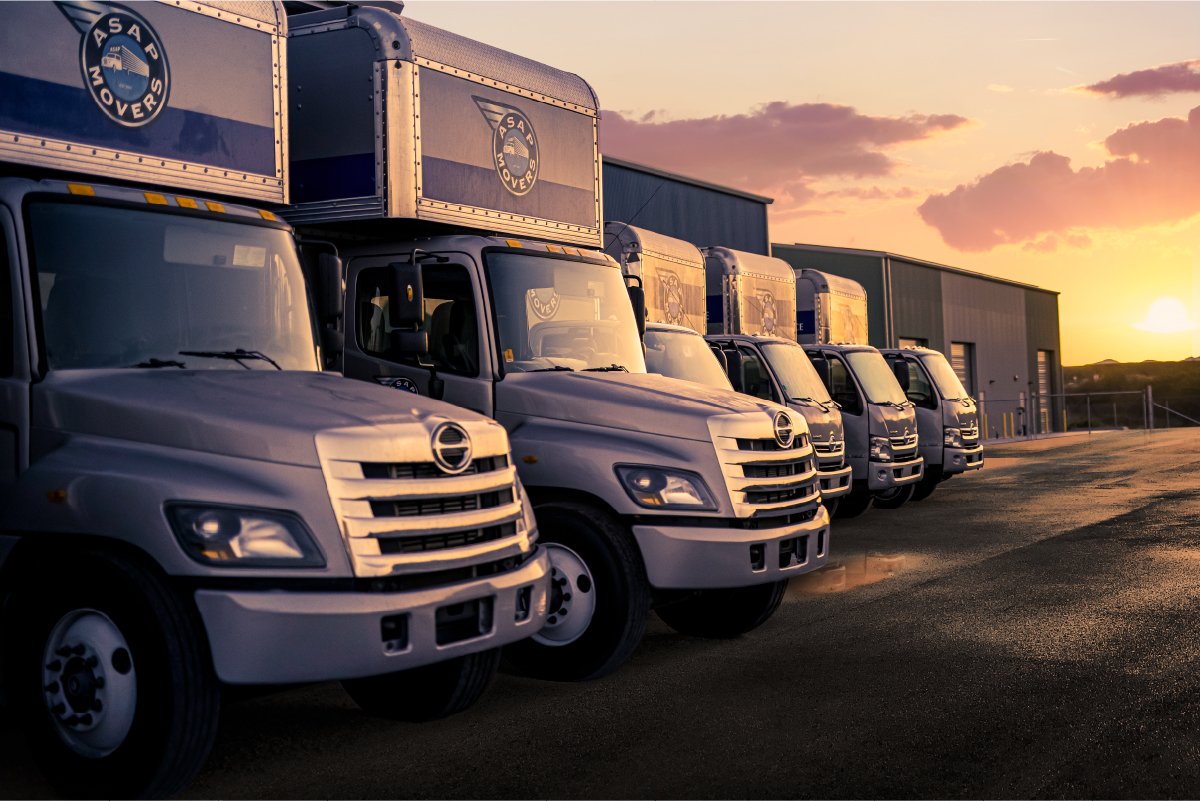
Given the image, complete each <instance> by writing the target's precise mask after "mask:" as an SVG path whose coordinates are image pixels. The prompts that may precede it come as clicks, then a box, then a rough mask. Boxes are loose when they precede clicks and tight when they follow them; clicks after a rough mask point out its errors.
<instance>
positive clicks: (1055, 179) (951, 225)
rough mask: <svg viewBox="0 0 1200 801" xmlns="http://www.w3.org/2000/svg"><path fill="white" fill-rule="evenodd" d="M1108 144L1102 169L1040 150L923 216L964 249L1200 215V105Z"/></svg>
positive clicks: (962, 188)
mask: <svg viewBox="0 0 1200 801" xmlns="http://www.w3.org/2000/svg"><path fill="white" fill-rule="evenodd" d="M1104 147H1105V149H1106V151H1107V152H1108V154H1109V155H1111V156H1112V157H1113V158H1111V159H1110V160H1109V161H1107V162H1105V163H1104V164H1103V165H1102V166H1100V167H1084V168H1082V169H1079V170H1075V169H1072V167H1071V161H1070V159H1068V158H1067V157H1066V156H1062V155H1059V154H1057V153H1053V152H1040V153H1037V154H1035V155H1034V156H1032V157H1031V158H1030V159H1029V160H1028V161H1026V162H1022V163H1018V164H1010V165H1007V166H1004V167H1000V168H999V169H997V170H994V171H992V172H990V173H988V174H986V175H984V176H983V177H981V178H979V179H977V180H976V181H975V182H974V183H971V184H962V185H959V186H958V187H956V188H955V189H954V191H952V192H948V193H946V194H936V195H931V196H930V197H928V198H927V199H926V200H925V202H924V203H922V204H921V206H920V207H919V209H918V212H919V213H920V215H921V218H922V219H923V220H924V221H925V222H926V223H928V224H929V225H931V226H933V227H934V228H936V229H937V230H938V233H940V234H941V236H942V239H943V240H944V241H945V242H946V244H948V245H950V246H951V247H954V248H957V249H958V250H964V251H985V250H991V249H992V248H995V247H998V246H1000V245H1004V244H1009V243H1022V242H1033V243H1035V244H1034V249H1040V248H1049V249H1051V250H1052V249H1053V248H1052V247H1050V245H1049V244H1048V243H1045V240H1044V239H1043V237H1045V236H1046V235H1047V234H1060V235H1062V234H1064V233H1073V235H1075V236H1085V235H1084V234H1081V233H1080V232H1079V231H1078V230H1077V229H1081V228H1105V227H1109V228H1137V227H1140V226H1144V225H1155V224H1160V223H1170V222H1176V221H1179V220H1184V219H1187V218H1189V217H1191V216H1193V215H1195V214H1200V192H1198V191H1196V187H1197V186H1200V106H1197V107H1196V108H1194V109H1192V111H1191V113H1190V114H1189V115H1188V118H1187V119H1179V118H1176V117H1168V118H1165V119H1161V120H1158V121H1157V122H1143V123H1138V124H1135V125H1130V126H1129V127H1127V128H1123V129H1121V130H1119V131H1117V132H1115V133H1113V134H1111V135H1110V136H1109V137H1108V138H1107V139H1106V140H1104ZM1039 242H1041V243H1043V244H1041V245H1039V244H1038V243H1039ZM1068 244H1072V243H1071V242H1070V241H1068ZM1054 247H1057V242H1055V243H1054Z"/></svg>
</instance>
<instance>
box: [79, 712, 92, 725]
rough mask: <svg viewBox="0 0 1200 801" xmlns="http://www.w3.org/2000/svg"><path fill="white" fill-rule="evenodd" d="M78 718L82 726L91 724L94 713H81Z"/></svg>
mask: <svg viewBox="0 0 1200 801" xmlns="http://www.w3.org/2000/svg"><path fill="white" fill-rule="evenodd" d="M77 720H78V721H79V725H80V726H91V725H92V715H91V713H90V712H84V713H83V714H82V715H80V716H79V717H78V718H77Z"/></svg>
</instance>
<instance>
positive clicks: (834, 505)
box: [822, 497, 842, 520]
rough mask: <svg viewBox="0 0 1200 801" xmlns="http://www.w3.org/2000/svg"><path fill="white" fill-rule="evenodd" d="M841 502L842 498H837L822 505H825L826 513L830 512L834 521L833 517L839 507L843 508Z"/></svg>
mask: <svg viewBox="0 0 1200 801" xmlns="http://www.w3.org/2000/svg"><path fill="white" fill-rule="evenodd" d="M841 500H842V499H841V497H837V498H830V499H829V500H827V501H822V503H824V504H825V511H826V512H829V519H830V520H832V519H833V516H834V515H836V514H837V510H838V507H839V506H841V503H840V501H841Z"/></svg>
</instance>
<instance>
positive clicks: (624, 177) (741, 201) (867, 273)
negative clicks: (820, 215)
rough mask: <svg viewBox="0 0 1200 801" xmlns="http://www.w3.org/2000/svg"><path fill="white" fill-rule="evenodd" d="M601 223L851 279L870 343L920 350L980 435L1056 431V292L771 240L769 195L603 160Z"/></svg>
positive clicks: (886, 256)
mask: <svg viewBox="0 0 1200 801" xmlns="http://www.w3.org/2000/svg"><path fill="white" fill-rule="evenodd" d="M603 177H604V219H605V220H607V221H620V222H626V223H630V224H631V225H636V226H638V227H640V228H647V229H649V230H651V231H656V232H658V233H661V234H666V235H667V236H673V237H678V238H679V239H684V240H687V241H689V242H691V243H692V244H694V245H696V246H697V247H706V246H709V245H724V246H725V247H730V248H734V249H736V250H744V251H748V252H750V253H763V254H768V255H773V256H777V257H779V258H782V259H784V260H785V261H787V262H788V263H789V264H791V265H792V266H793V267H797V268H802V267H811V268H814V269H817V270H822V271H824V272H829V273H833V274H835V275H840V276H844V277H846V278H852V279H854V280H855V281H858V282H859V283H860V284H862V285H863V287H865V288H866V290H867V296H868V303H867V307H868V313H869V316H870V321H869V334H870V340H871V344H872V345H875V346H876V347H902V346H904V345H926V346H928V347H931V348H934V349H936V350H940V351H942V352H943V353H945V354H946V357H947V358H949V359H950V360H951V362H952V363H953V364H954V368H955V371H956V372H958V374H959V377H960V378H961V379H962V381H963V384H965V385H966V387H967V390H968V391H969V392H970V393H971V394H972V395H973V396H974V397H976V398H978V399H979V400H980V401H981V406H982V408H983V411H984V412H985V415H986V429H985V430H986V434H985V436H989V437H992V438H994V437H1000V436H1004V435H1005V434H1009V433H1013V432H1014V431H1015V432H1016V433H1042V432H1046V431H1051V430H1054V431H1057V430H1061V429H1062V425H1063V421H1062V415H1063V404H1062V398H1061V396H1059V397H1056V395H1059V393H1062V392H1063V388H1062V387H1063V383H1062V364H1061V362H1060V353H1061V347H1060V344H1059V331H1058V293H1057V292H1052V291H1050V290H1046V289H1041V288H1039V287H1036V286H1032V285H1030V284H1022V283H1018V282H1015V281H1007V280H1004V279H1001V278H995V277H993V276H989V275H984V274H982V273H975V272H971V271H969V270H963V269H960V268H957V267H951V266H947V265H944V264H936V263H934V262H930V261H924V260H922V259H915V258H911V257H908V256H899V255H897V254H894V253H887V252H884V251H873V250H858V249H853V248H839V247H826V246H821V245H800V244H797V245H783V244H774V245H772V244H771V240H770V233H769V229H768V226H767V206H768V205H769V204H770V203H771V202H772V201H771V199H770V198H766V197H762V196H760V195H753V194H750V193H748V192H741V191H739V190H736V189H730V188H728V187H723V186H718V185H716V184H712V183H708V182H706V181H699V180H696V179H693V178H688V177H686V176H682V175H676V174H673V173H669V172H665V171H663V170H659V169H655V168H653V167H647V166H644V165H641V164H635V163H632V162H628V161H624V160H622V159H615V158H611V157H608V156H605V158H604V168H603Z"/></svg>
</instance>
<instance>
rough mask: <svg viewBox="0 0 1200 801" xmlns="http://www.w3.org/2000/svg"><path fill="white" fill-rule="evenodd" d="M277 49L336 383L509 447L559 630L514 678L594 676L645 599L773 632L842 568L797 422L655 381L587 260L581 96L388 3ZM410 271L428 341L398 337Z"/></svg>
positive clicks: (334, 16)
mask: <svg viewBox="0 0 1200 801" xmlns="http://www.w3.org/2000/svg"><path fill="white" fill-rule="evenodd" d="M288 43H289V48H288V61H289V65H290V69H291V70H292V80H291V84H292V88H293V91H294V92H295V93H296V95H295V96H296V97H301V94H300V93H301V92H302V93H303V94H302V97H303V99H302V101H301V102H298V103H296V104H295V107H294V108H293V109H292V118H291V122H292V126H291V137H290V140H289V147H290V155H291V158H292V160H293V168H294V175H295V184H296V187H297V188H296V191H295V197H294V198H293V200H294V201H295V204H294V205H293V207H292V208H291V209H289V210H288V211H287V212H286V214H287V216H288V217H289V219H291V220H292V221H293V222H294V223H296V224H297V225H299V226H301V227H302V229H303V230H305V231H307V232H309V233H310V235H312V236H319V237H323V238H325V239H329V240H332V241H334V242H335V243H336V244H337V245H338V247H339V248H340V249H341V252H342V254H343V256H344V257H345V259H346V265H347V266H346V270H347V273H346V297H347V302H346V304H345V313H344V315H343V316H342V317H340V318H327V319H325V320H324V321H323V324H324V325H326V326H328V327H331V328H335V329H337V330H338V331H340V332H342V334H343V335H344V345H343V350H342V364H341V369H342V370H343V371H344V372H345V373H346V375H349V376H353V377H356V378H360V379H363V380H365V381H370V382H378V383H380V384H384V385H387V386H390V387H393V388H395V389H396V390H399V391H404V390H408V391H411V392H415V393H418V394H421V395H433V396H436V397H443V398H445V399H447V400H449V401H451V402H453V403H456V404H459V405H461V406H465V407H467V408H470V409H474V410H476V411H478V412H482V413H484V414H487V415H488V416H490V417H493V418H495V419H497V420H499V421H500V422H501V423H503V424H504V426H505V428H506V429H507V430H508V431H509V435H510V438H511V441H512V444H513V450H514V457H515V459H516V463H517V468H518V471H519V473H520V475H521V478H522V480H523V481H524V483H525V486H526V487H527V488H528V491H529V493H530V496H531V497H532V499H533V502H534V506H535V509H536V513H537V517H538V522H539V531H540V536H541V542H542V543H543V544H545V545H546V547H547V550H548V551H549V552H550V555H551V563H552V566H553V567H552V571H553V584H552V591H551V598H550V605H549V609H548V616H547V623H546V626H545V627H544V628H543V629H542V631H541V632H540V633H539V634H537V635H536V636H535V637H533V638H531V639H530V640H528V641H526V642H524V643H522V644H520V645H518V646H516V647H514V648H512V649H509V655H510V658H511V659H512V660H513V661H514V662H515V663H516V664H517V665H518V666H519V667H520V668H521V669H523V670H524V671H526V672H528V673H530V674H533V675H538V676H544V677H550V678H557V679H583V678H589V677H595V676H599V675H603V674H604V673H607V672H609V671H611V670H613V669H615V668H616V667H618V666H619V665H620V664H622V663H623V662H624V661H625V660H627V659H628V658H629V656H630V655H631V654H632V652H633V649H634V648H635V646H636V645H637V643H638V642H639V640H640V638H641V635H642V633H643V631H644V627H645V622H646V616H647V614H648V611H649V610H650V608H651V606H652V605H653V606H654V608H656V609H657V611H658V614H659V615H660V616H661V617H662V618H663V619H664V620H665V621H666V622H667V623H668V624H670V625H671V626H673V627H674V628H676V629H679V630H681V631H685V632H693V633H696V634H701V635H706V636H733V635H736V634H738V633H741V632H744V631H748V630H750V629H753V628H755V627H756V626H758V625H760V624H761V623H763V622H764V621H765V620H766V619H767V618H768V617H770V615H771V614H773V613H774V611H775V610H776V609H777V608H778V606H779V604H780V601H781V599H782V594H783V590H784V586H785V583H786V581H787V579H788V577H790V576H792V575H796V574H798V573H803V572H805V571H808V570H811V569H813V568H815V567H817V566H819V565H821V564H823V563H824V561H825V560H826V556H827V553H828V547H829V542H828V537H829V526H828V516H827V515H826V513H825V510H824V509H823V507H822V506H821V505H820V495H819V489H818V486H817V482H816V478H815V474H814V473H813V471H812V470H811V466H810V462H811V459H812V450H811V445H810V443H809V441H808V435H807V431H806V430H805V427H804V422H803V418H801V417H799V416H794V415H791V414H789V413H788V412H786V411H782V410H781V411H779V412H777V413H775V414H769V413H767V412H766V411H764V410H763V409H762V408H761V407H760V406H759V405H757V404H755V403H753V402H751V401H749V400H748V399H743V398H741V397H739V396H738V395H736V394H734V393H730V392H726V391H719V390H712V389H706V390H701V391H697V387H696V386H695V385H692V384H682V383H680V382H677V381H674V380H672V379H668V378H664V377H662V376H652V375H647V374H646V365H645V359H644V357H643V353H642V343H641V339H640V336H639V333H640V332H639V327H638V323H637V320H638V318H639V315H640V310H639V312H638V313H637V314H635V311H634V308H633V306H634V305H635V304H634V303H631V294H630V292H629V291H627V288H626V285H625V282H624V280H623V278H622V275H621V270H620V267H619V265H618V264H617V263H616V262H615V261H614V260H613V259H612V258H610V257H608V256H606V255H605V254H604V253H602V252H601V251H600V250H599V249H598V248H599V246H600V244H601V226H600V159H599V153H598V150H597V146H596V130H597V129H596V122H597V117H598V113H599V112H598V106H597V102H596V98H595V95H594V94H593V92H592V90H591V87H590V86H588V84H587V83H586V82H585V81H583V80H582V79H581V78H579V77H578V76H575V75H571V74H568V73H565V72H562V71H560V70H557V69H553V68H551V67H549V66H546V65H543V64H540V63H538V62H534V61H531V60H528V59H525V58H522V57H520V56H517V55H514V54H512V53H509V52H506V51H503V50H500V49H498V48H494V47H489V46H487V45H483V44H481V43H478V42H475V41H472V40H469V39H466V38H464V37H460V36H456V35H454V34H451V33H448V32H446V31H442V30H439V29H436V28H433V27H431V26H429V25H424V24H422V23H420V22H418V21H415V20H412V19H408V18H406V17H403V16H401V15H399V14H397V13H396V11H395V9H394V7H392V8H378V7H369V6H361V7H343V8H334V9H327V10H322V11H315V12H309V13H307V14H302V15H297V16H293V17H292V18H291V33H290V36H289V40H288ZM301 105H302V106H303V107H302V108H301V107H300V106H301ZM406 265H416V266H417V267H419V272H420V276H421V280H422V281H423V282H424V297H425V302H424V305H423V309H422V310H423V312H424V319H423V321H422V322H421V324H420V325H419V326H417V327H406V326H404V325H402V324H401V323H400V322H398V321H397V320H396V319H395V318H394V317H393V310H395V309H398V308H407V307H409V306H410V305H411V304H412V302H413V301H412V300H411V299H410V298H409V297H408V295H407V291H406V289H405V286H404V284H403V283H402V282H398V281H396V280H394V274H395V272H396V270H397V269H401V268H403V267H404V266H406ZM632 295H633V299H634V301H635V302H636V303H637V304H639V305H640V303H641V302H643V297H644V296H643V295H642V294H641V293H640V292H639V291H637V289H636V288H635V289H634V291H633V293H632ZM418 331H419V332H421V333H425V334H427V335H428V348H427V349H426V348H425V346H424V343H415V344H414V342H413V337H412V336H411V335H412V334H414V333H417V332H418Z"/></svg>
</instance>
